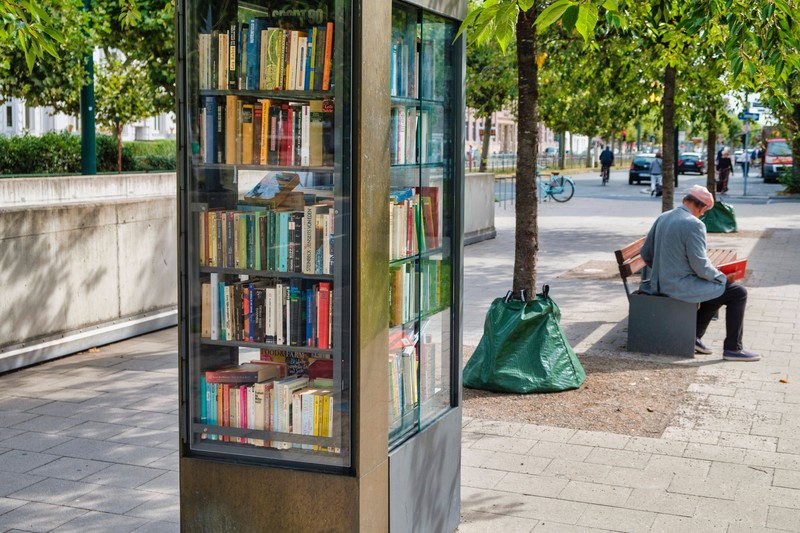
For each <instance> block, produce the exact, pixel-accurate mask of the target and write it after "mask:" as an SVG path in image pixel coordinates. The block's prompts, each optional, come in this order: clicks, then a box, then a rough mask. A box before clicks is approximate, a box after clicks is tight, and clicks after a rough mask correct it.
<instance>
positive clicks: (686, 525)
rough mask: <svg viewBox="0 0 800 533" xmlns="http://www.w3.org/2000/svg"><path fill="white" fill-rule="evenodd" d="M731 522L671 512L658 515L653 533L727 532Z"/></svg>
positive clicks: (652, 528) (652, 529)
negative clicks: (672, 513) (690, 516)
mask: <svg viewBox="0 0 800 533" xmlns="http://www.w3.org/2000/svg"><path fill="white" fill-rule="evenodd" d="M728 527H729V524H728V522H727V521H725V520H706V519H697V518H687V517H685V516H676V515H669V514H659V515H658V516H656V519H655V521H654V522H653V526H652V527H651V528H650V531H651V533H676V532H678V533H681V532H684V531H686V532H691V533H727V531H728Z"/></svg>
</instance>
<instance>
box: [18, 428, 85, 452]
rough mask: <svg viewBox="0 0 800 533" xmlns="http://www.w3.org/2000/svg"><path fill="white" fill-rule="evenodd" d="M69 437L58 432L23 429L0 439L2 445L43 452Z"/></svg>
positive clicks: (67, 439)
mask: <svg viewBox="0 0 800 533" xmlns="http://www.w3.org/2000/svg"><path fill="white" fill-rule="evenodd" d="M69 440H70V438H69V437H65V436H63V435H60V434H52V433H38V432H36V431H25V432H23V433H20V434H19V435H16V436H14V437H10V438H8V439H5V440H4V441H2V445H3V446H4V447H8V448H14V449H16V450H24V451H28V452H44V451H46V450H48V449H49V448H52V447H53V446H56V445H58V444H62V443H64V442H67V441H69Z"/></svg>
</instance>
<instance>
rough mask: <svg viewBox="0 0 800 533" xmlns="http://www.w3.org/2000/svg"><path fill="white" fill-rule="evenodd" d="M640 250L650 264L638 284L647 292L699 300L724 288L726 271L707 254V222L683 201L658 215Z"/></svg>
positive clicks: (716, 295) (710, 296) (693, 300)
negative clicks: (646, 272)
mask: <svg viewBox="0 0 800 533" xmlns="http://www.w3.org/2000/svg"><path fill="white" fill-rule="evenodd" d="M640 253H641V255H642V259H644V261H645V263H647V265H648V266H649V267H651V268H650V269H648V270H649V273H650V277H649V279H643V280H642V283H641V285H640V286H639V290H641V291H642V292H644V293H647V294H663V295H665V296H669V297H670V298H675V299H676V300H683V301H684V302H692V303H699V302H705V301H707V300H712V299H714V298H716V297H718V296H721V295H722V293H723V292H725V283H726V278H725V274H723V273H722V272H720V271H719V270H717V268H716V267H714V265H712V264H711V261H709V260H708V255H707V254H706V226H705V224H703V222H701V221H700V220H699V219H698V218H697V217H695V216H694V215H692V213H691V212H690V211H689V209H688V208H687V207H686V206H684V205H681V206H680V207H676V208H675V209H672V210H671V211H667V212H666V213H662V214H661V216H659V217H658V218H657V219H656V221H655V223H654V224H653V227H652V228H650V232H649V233H648V234H647V238H646V239H645V241H644V245H643V246H642V249H641V252H640Z"/></svg>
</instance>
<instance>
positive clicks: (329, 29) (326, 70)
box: [322, 22, 333, 91]
mask: <svg viewBox="0 0 800 533" xmlns="http://www.w3.org/2000/svg"><path fill="white" fill-rule="evenodd" d="M332 59H333V22H328V23H327V24H326V29H325V55H324V57H323V66H322V90H323V91H328V90H330V88H331V62H332Z"/></svg>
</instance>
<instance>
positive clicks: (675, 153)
mask: <svg viewBox="0 0 800 533" xmlns="http://www.w3.org/2000/svg"><path fill="white" fill-rule="evenodd" d="M672 138H673V144H672V152H673V157H674V160H673V161H672V166H674V167H675V188H676V189H677V188H678V155H679V154H678V152H679V150H678V125H677V124H675V129H674V131H673V136H672Z"/></svg>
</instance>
